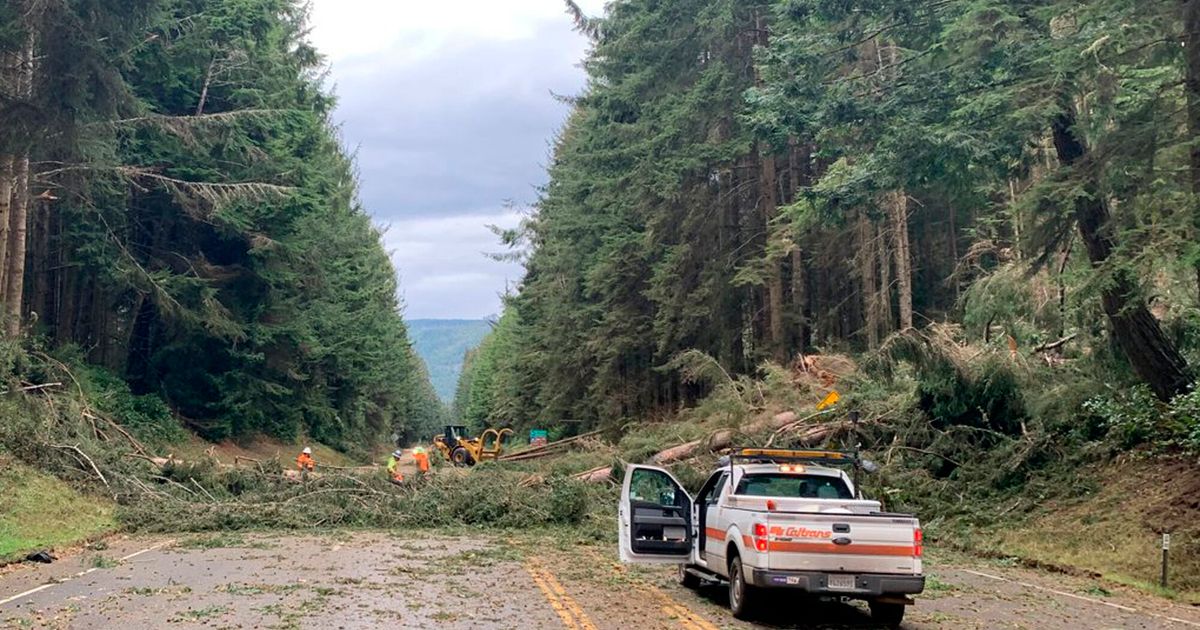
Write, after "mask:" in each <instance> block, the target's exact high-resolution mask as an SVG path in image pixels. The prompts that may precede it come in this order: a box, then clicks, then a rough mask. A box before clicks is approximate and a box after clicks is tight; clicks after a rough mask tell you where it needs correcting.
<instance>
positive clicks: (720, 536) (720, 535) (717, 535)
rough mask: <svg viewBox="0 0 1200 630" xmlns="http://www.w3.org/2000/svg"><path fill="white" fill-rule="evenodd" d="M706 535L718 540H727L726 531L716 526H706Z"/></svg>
mask: <svg viewBox="0 0 1200 630" xmlns="http://www.w3.org/2000/svg"><path fill="white" fill-rule="evenodd" d="M704 535H705V536H708V537H709V538H714V539H716V540H725V532H724V531H722V530H719V529H717V528H715V527H705V528H704Z"/></svg>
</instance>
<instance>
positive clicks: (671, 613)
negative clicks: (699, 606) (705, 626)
mask: <svg viewBox="0 0 1200 630" xmlns="http://www.w3.org/2000/svg"><path fill="white" fill-rule="evenodd" d="M662 609H663V612H664V613H666V615H667V616H668V617H673V618H674V619H675V620H676V621H678V622H679V625H681V626H683V627H684V628H687V629H688V630H702V628H701V627H700V626H698V625H696V624H695V623H693V622H692V620H691V618H690V617H691V615H689V614H688V613H687V611H686V610H684V609H682V608H680V607H679V606H663V608H662Z"/></svg>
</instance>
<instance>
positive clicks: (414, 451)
mask: <svg viewBox="0 0 1200 630" xmlns="http://www.w3.org/2000/svg"><path fill="white" fill-rule="evenodd" d="M424 452H425V449H423V448H421V447H420V446H418V447H416V448H414V449H413V453H414V454H415V453H424Z"/></svg>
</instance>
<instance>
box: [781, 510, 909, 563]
mask: <svg viewBox="0 0 1200 630" xmlns="http://www.w3.org/2000/svg"><path fill="white" fill-rule="evenodd" d="M766 517H767V532H768V545H767V554H766V556H767V562H766V564H767V566H766V567H765V568H767V569H772V570H782V571H832V572H846V573H891V574H909V575H912V574H918V573H920V572H921V558H920V556H919V555H918V554H919V547H918V543H917V533H916V531H917V528H918V523H917V520H916V519H915V518H913V517H909V516H905V515H899V514H897V515H888V514H879V515H871V516H864V515H856V514H821V513H807V514H805V513H786V512H767V513H766Z"/></svg>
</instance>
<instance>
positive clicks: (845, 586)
mask: <svg viewBox="0 0 1200 630" xmlns="http://www.w3.org/2000/svg"><path fill="white" fill-rule="evenodd" d="M829 588H835V589H838V590H843V591H851V590H854V576H853V575H831V576H829Z"/></svg>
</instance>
